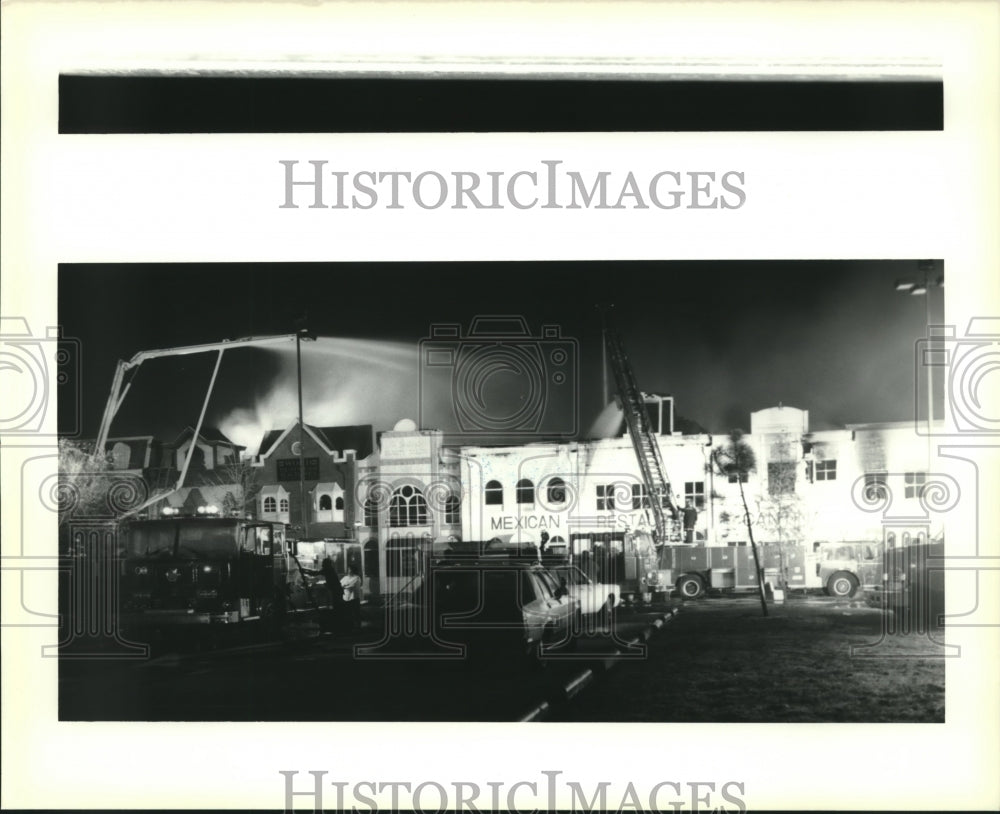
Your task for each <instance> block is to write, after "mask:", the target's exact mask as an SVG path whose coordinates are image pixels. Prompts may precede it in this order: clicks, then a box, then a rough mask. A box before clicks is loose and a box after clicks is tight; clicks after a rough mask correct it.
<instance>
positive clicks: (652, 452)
mask: <svg viewBox="0 0 1000 814" xmlns="http://www.w3.org/2000/svg"><path fill="white" fill-rule="evenodd" d="M604 336H605V344H606V346H607V351H608V361H609V362H610V363H611V370H612V371H613V373H614V377H615V385H616V386H617V390H618V395H619V397H620V398H621V406H622V411H623V412H624V413H625V422H626V424H627V425H628V432H629V437H631V439H632V446H633V447H634V449H635V456H636V459H637V460H638V461H639V469H640V471H641V472H642V480H643V483H644V484H645V486H646V492H647V494H648V495H649V504H650V508H651V509H652V512H653V520H654V523H655V526H656V536H657V542H658V543H664V542H666V541H667V539H668V537H669V536H670V535H669V532H668V530H669V529H671V528H672V526H673V521H674V518H675V517H676V515H677V506H676V504H675V503H674V498H673V494H672V491H671V488H670V481H669V480H668V479H667V475H666V469H665V467H664V466H663V459H662V457H661V455H660V446H659V444H657V442H656V437H655V436H654V435H653V431H652V428H651V427H650V421H649V414H648V413H647V412H646V404H645V401H644V400H643V395H642V392H641V391H640V390H639V386H638V384H637V383H636V380H635V373H634V372H633V371H632V364H631V363H630V362H629V359H628V355H627V354H626V353H625V345H624V344H623V343H622V340H621V337H620V336H619V335H618V332H617V331H616V330H615V329H614V328H613V327H611V326H608V327H606V329H605V335H604ZM664 509H667V510H669V512H670V517H669V519H668V517H667V514H666V512H665V511H664Z"/></svg>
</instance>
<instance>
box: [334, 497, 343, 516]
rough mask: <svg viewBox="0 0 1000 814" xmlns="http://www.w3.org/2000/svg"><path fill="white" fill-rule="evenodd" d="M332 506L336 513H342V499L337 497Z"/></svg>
mask: <svg viewBox="0 0 1000 814" xmlns="http://www.w3.org/2000/svg"><path fill="white" fill-rule="evenodd" d="M333 505H334V507H335V508H336V509H337V511H338V512H342V511H344V498H342V497H340V496H338V497H337V499H336V500H335V501H334V503H333Z"/></svg>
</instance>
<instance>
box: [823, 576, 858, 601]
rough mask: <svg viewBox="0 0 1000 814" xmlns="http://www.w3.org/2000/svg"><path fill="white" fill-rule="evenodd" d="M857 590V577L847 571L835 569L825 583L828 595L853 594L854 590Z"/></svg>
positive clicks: (847, 595)
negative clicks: (835, 571)
mask: <svg viewBox="0 0 1000 814" xmlns="http://www.w3.org/2000/svg"><path fill="white" fill-rule="evenodd" d="M857 590H858V578H857V577H856V576H854V574H849V573H847V571H837V573H835V574H834V575H833V576H832V577H830V579H829V581H828V582H827V583H826V592H827V593H828V594H830V596H839V597H849V596H854V592H855V591H857Z"/></svg>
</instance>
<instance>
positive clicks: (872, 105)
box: [59, 75, 944, 134]
mask: <svg viewBox="0 0 1000 814" xmlns="http://www.w3.org/2000/svg"><path fill="white" fill-rule="evenodd" d="M943 125H944V86H943V83H942V82H940V81H930V80H928V81H854V80H851V81H822V82H816V81H749V80H748V81H714V80H712V81H705V80H685V81H666V80H662V81H661V80H635V79H620V80H618V79H493V78H491V79H466V78H463V79H427V78H342V77H341V78H332V77H321V78H305V77H295V78H289V77H220V76H211V77H205V76H202V77H190V76H185V77H173V76H89V75H88V76H74V75H63V76H60V77H59V132H60V133H67V134H69V133H446V132H475V133H479V132H505V133H510V132H577V133H580V132H613V131H624V132H628V131H635V132H657V131H760V130H793V131H802V130H839V131H846V130H941V129H943Z"/></svg>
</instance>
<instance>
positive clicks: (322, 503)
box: [319, 495, 333, 512]
mask: <svg viewBox="0 0 1000 814" xmlns="http://www.w3.org/2000/svg"><path fill="white" fill-rule="evenodd" d="M332 508H333V500H331V499H330V496H329V495H320V496H319V510H320V511H321V512H328V511H330V510H331V509H332Z"/></svg>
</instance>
